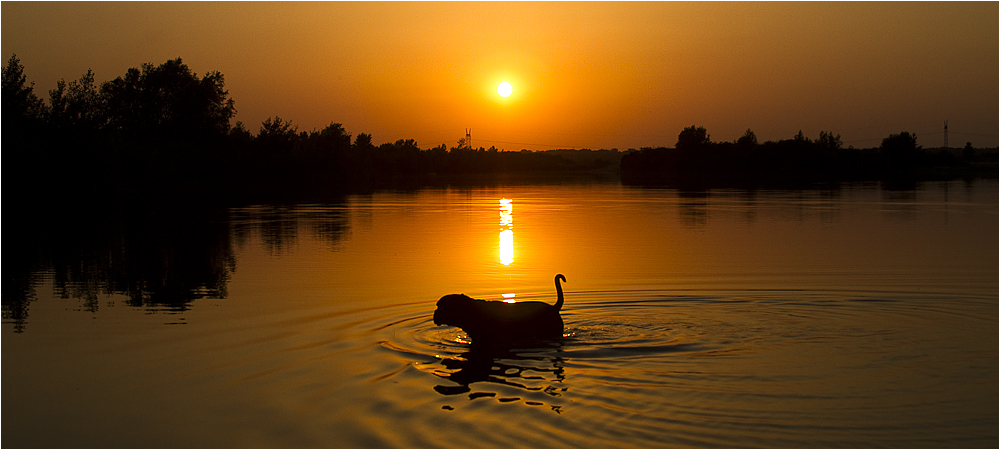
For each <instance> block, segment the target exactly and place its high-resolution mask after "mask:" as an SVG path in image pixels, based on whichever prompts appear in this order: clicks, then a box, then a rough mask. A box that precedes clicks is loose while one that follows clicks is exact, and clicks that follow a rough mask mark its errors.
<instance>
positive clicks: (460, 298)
mask: <svg viewBox="0 0 1000 450" xmlns="http://www.w3.org/2000/svg"><path fill="white" fill-rule="evenodd" d="M475 301H476V300H475V299H473V298H472V297H469V296H468V295H465V294H448V295H446V296H444V297H441V300H438V302H437V309H436V310H435V311H434V324H435V325H451V326H455V327H460V328H461V327H463V326H464V325H467V324H468V322H469V315H470V313H471V312H472V308H473V304H474V303H473V302H475Z"/></svg>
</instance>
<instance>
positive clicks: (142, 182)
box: [2, 55, 620, 195]
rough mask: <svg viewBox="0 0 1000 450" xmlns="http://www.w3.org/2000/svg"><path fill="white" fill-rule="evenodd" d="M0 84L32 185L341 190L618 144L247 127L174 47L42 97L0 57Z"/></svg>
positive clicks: (569, 167)
mask: <svg viewBox="0 0 1000 450" xmlns="http://www.w3.org/2000/svg"><path fill="white" fill-rule="evenodd" d="M2 94H3V144H4V147H5V148H7V149H8V150H9V151H8V152H6V159H7V161H8V162H13V163H14V164H15V167H18V171H28V172H29V175H31V176H35V177H36V179H37V180H39V181H41V182H40V183H36V184H35V186H34V187H33V188H34V189H50V190H51V189H55V190H58V189H63V190H67V189H69V190H72V191H73V192H77V191H79V190H81V189H83V190H88V191H95V190H96V191H97V192H108V191H118V192H121V191H138V192H147V191H149V190H159V191H164V190H166V191H171V190H187V191H195V192H212V193H217V194H220V195H221V194H225V193H239V195H253V194H254V193H279V192H280V193H285V194H287V193H290V192H291V193H296V192H314V191H316V190H327V191H331V192H343V191H345V190H348V189H351V188H354V187H357V186H379V185H384V184H390V185H391V184H392V183H393V182H395V181H398V180H400V179H403V178H412V177H414V176H426V175H427V174H491V173H505V172H519V173H523V172H551V171H576V170H591V169H602V168H609V167H616V166H617V163H618V159H619V158H620V154H619V153H618V152H617V150H615V151H608V150H603V151H593V152H592V151H589V150H588V151H583V152H575V153H574V154H572V155H568V154H566V153H565V152H563V153H560V152H529V151H521V152H505V151H498V150H497V149H496V148H490V149H485V148H479V149H473V148H471V146H469V145H468V143H466V142H465V141H464V139H463V140H460V141H459V142H458V143H457V145H456V146H454V147H451V148H447V147H446V146H445V145H443V144H442V145H440V146H438V147H435V148H432V149H429V150H421V149H420V148H419V147H418V145H417V142H415V141H414V140H412V139H405V140H404V139H400V140H398V141H395V142H389V143H383V144H381V145H376V144H375V143H374V142H373V141H372V136H371V135H370V134H366V133H359V134H358V135H357V136H356V137H353V139H352V135H351V134H350V133H348V132H347V131H346V130H345V129H344V128H343V127H342V126H341V124H339V123H331V124H330V125H329V126H327V127H325V128H323V129H322V130H312V131H302V130H299V129H298V127H297V126H295V125H293V124H292V122H291V121H289V120H284V119H282V118H280V117H273V118H268V119H267V120H265V121H264V122H263V123H261V124H260V127H259V129H258V130H257V131H256V132H253V131H251V130H250V129H248V128H247V127H246V126H245V125H244V124H243V123H242V122H236V124H235V126H230V122H231V120H232V119H233V117H234V116H235V114H236V108H235V103H234V101H233V99H231V98H230V97H229V92H228V91H227V90H226V88H225V78H224V76H223V75H222V74H221V73H219V72H209V73H207V74H205V76H204V77H199V76H198V75H197V74H195V73H192V72H191V70H190V69H189V68H188V67H187V65H185V64H184V63H183V62H182V61H181V59H180V58H178V59H174V60H170V61H167V62H165V63H163V64H161V65H159V66H154V65H152V64H143V65H142V66H141V67H140V68H133V69H129V70H128V71H127V72H126V73H125V75H123V76H120V77H117V78H115V79H114V80H111V81H108V82H105V83H102V84H100V85H99V86H98V84H97V83H95V81H94V74H93V72H91V71H89V70H88V71H87V73H86V74H84V75H83V76H82V77H80V79H79V80H75V81H70V82H69V83H66V82H65V81H59V82H58V83H57V86H56V87H55V88H54V89H51V90H49V98H48V102H45V101H43V100H42V99H40V98H39V97H38V96H37V95H36V94H35V93H34V85H33V83H32V84H28V83H27V82H26V76H25V75H24V67H23V66H22V65H21V64H20V61H19V60H18V58H17V56H16V55H14V56H12V57H11V58H10V60H9V61H8V62H7V65H6V66H5V67H4V68H3V92H2ZM576 153H578V154H576ZM567 156H568V157H567Z"/></svg>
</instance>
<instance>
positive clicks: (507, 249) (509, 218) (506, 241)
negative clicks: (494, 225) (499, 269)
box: [500, 198, 514, 266]
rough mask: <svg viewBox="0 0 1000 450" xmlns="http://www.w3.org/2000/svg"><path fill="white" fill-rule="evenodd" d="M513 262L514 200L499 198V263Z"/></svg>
mask: <svg viewBox="0 0 1000 450" xmlns="http://www.w3.org/2000/svg"><path fill="white" fill-rule="evenodd" d="M513 262H514V201H513V200H510V199H506V198H501V199H500V264H503V265H505V266H509V265H510V264H511V263H513Z"/></svg>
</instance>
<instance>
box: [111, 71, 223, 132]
mask: <svg viewBox="0 0 1000 450" xmlns="http://www.w3.org/2000/svg"><path fill="white" fill-rule="evenodd" d="M101 95H102V96H103V97H104V100H105V102H106V108H107V126H108V127H109V128H110V130H111V131H113V132H116V133H118V134H120V135H121V136H122V137H124V138H126V139H131V140H135V141H140V142H143V143H144V144H149V143H151V142H155V143H163V144H166V145H171V144H176V143H178V142H180V143H186V144H199V143H205V142H204V140H205V139H211V138H212V137H221V136H225V135H226V134H227V133H228V132H229V129H230V127H229V121H230V120H231V119H232V118H233V116H234V115H235V114H236V107H235V106H234V105H235V103H234V101H233V100H232V99H231V98H229V92H228V91H227V90H226V89H225V79H224V77H223V75H222V74H221V73H219V72H209V73H207V74H206V75H205V77H204V78H201V79H199V78H198V76H197V75H195V74H193V73H192V72H191V70H190V69H189V68H188V66H187V65H185V64H184V63H183V62H182V61H181V59H180V58H177V59H172V60H169V61H167V62H165V63H163V64H161V65H159V66H153V65H152V64H150V63H146V64H143V65H142V69H141V70H140V69H136V68H131V69H129V70H128V71H127V72H126V73H125V76H124V77H118V78H115V79H114V80H111V81H108V82H106V83H104V84H103V85H101Z"/></svg>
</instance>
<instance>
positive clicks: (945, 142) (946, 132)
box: [944, 120, 948, 148]
mask: <svg viewBox="0 0 1000 450" xmlns="http://www.w3.org/2000/svg"><path fill="white" fill-rule="evenodd" d="M944 148H948V121H947V120H946V121H944Z"/></svg>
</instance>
